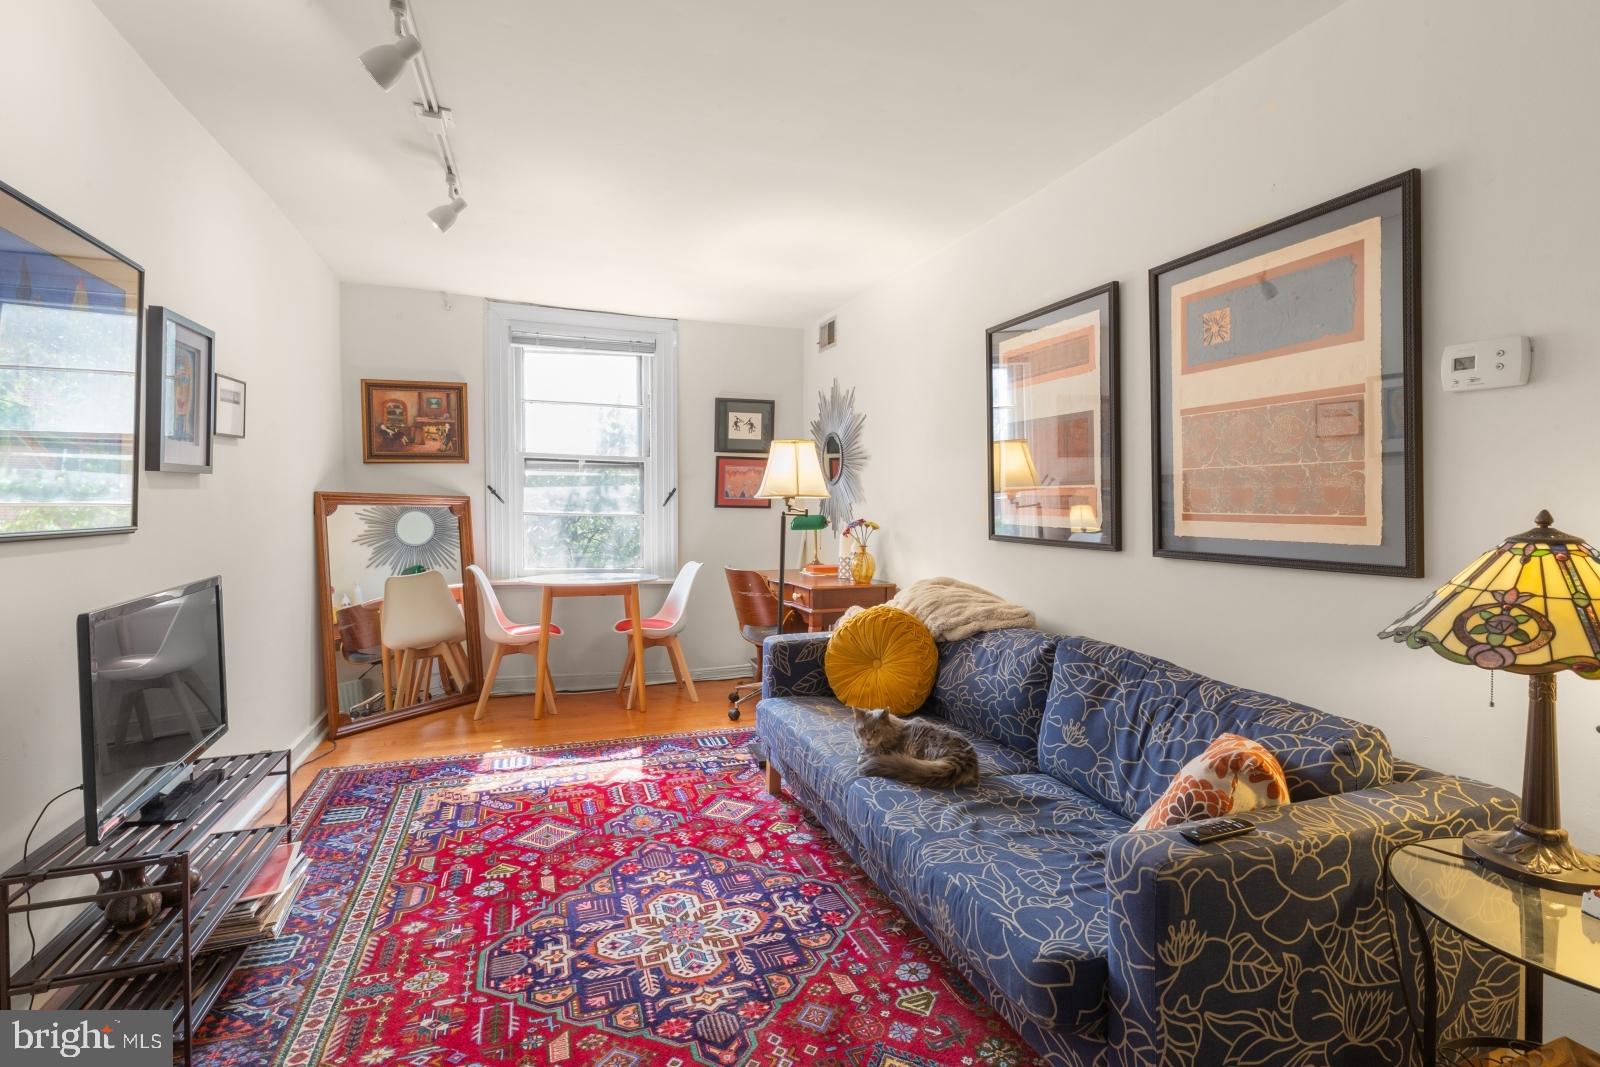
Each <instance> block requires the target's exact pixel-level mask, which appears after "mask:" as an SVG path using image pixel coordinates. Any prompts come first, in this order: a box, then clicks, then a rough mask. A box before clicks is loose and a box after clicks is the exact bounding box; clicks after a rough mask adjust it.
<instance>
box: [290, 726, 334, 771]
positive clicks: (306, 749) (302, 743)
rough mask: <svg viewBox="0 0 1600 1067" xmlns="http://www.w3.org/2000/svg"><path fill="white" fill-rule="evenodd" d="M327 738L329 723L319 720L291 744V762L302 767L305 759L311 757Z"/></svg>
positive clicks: (302, 731)
mask: <svg viewBox="0 0 1600 1067" xmlns="http://www.w3.org/2000/svg"><path fill="white" fill-rule="evenodd" d="M327 736H328V723H327V720H326V719H319V720H318V721H316V722H314V723H312V724H311V725H310V726H307V727H306V728H305V729H304V730H301V731H300V735H299V736H298V737H296V738H295V739H294V740H293V741H291V742H289V762H290V763H291V764H292V765H294V766H296V767H298V766H300V764H301V763H302V762H303V761H304V760H305V758H306V757H307V756H309V755H311V753H312V752H314V751H315V750H316V747H317V746H318V745H320V744H322V742H323V740H324V739H325V738H326V737H327Z"/></svg>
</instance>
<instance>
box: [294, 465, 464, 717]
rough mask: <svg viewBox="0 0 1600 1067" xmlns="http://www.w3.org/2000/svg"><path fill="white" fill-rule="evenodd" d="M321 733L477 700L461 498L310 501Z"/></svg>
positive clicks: (325, 496) (322, 496)
mask: <svg viewBox="0 0 1600 1067" xmlns="http://www.w3.org/2000/svg"><path fill="white" fill-rule="evenodd" d="M314 503H315V507H314V511H315V514H316V537H317V576H318V590H317V598H318V602H319V604H318V617H319V621H320V625H321V629H322V674H323V680H324V686H325V689H326V697H327V706H328V736H329V737H338V736H340V735H341V734H349V733H354V732H356V731H358V730H366V729H370V728H372V727H374V726H381V725H383V724H385V723H390V722H396V721H398V720H400V719H409V718H411V717H413V716H415V715H422V714H426V713H428V712H432V711H439V710H441V709H443V708H453V707H457V706H459V705H461V704H467V703H471V702H473V701H476V700H477V699H478V692H479V686H480V685H481V681H482V670H481V668H480V664H481V663H482V660H481V659H480V653H479V647H480V646H479V640H480V638H479V634H480V632H481V631H480V630H479V623H478V603H477V595H476V591H475V590H472V589H470V588H469V587H468V586H467V584H466V583H467V582H469V581H471V578H470V576H469V575H468V574H467V567H468V565H469V564H471V563H472V511H471V504H470V503H469V501H468V499H467V498H466V497H464V496H401V495H395V494H389V493H317V494H315V501H314Z"/></svg>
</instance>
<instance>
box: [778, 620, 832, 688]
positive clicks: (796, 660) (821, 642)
mask: <svg viewBox="0 0 1600 1067" xmlns="http://www.w3.org/2000/svg"><path fill="white" fill-rule="evenodd" d="M827 652H828V635H827V634H810V633H806V634H779V635H777V636H774V637H769V638H767V639H766V641H764V642H763V643H762V645H761V695H762V696H763V697H825V696H832V695H833V687H832V686H830V685H828V674H827V671H825V670H824V669H823V662H822V661H823V657H824V656H825V655H826V654H827Z"/></svg>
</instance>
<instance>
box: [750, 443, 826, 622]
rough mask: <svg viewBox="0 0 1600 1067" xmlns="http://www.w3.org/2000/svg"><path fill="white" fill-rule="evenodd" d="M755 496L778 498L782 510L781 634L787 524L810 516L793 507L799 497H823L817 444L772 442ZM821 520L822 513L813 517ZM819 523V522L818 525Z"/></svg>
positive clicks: (779, 583) (779, 527)
mask: <svg viewBox="0 0 1600 1067" xmlns="http://www.w3.org/2000/svg"><path fill="white" fill-rule="evenodd" d="M756 496H758V497H762V498H764V499H767V500H782V501H783V511H782V513H781V514H780V515H779V516H778V633H780V634H781V633H783V618H784V610H783V609H784V600H785V597H784V563H785V560H784V557H785V556H786V555H787V553H788V547H789V546H788V535H789V524H790V523H791V522H792V521H794V520H796V519H798V518H801V517H806V518H811V517H812V516H811V513H810V512H809V511H807V510H806V509H805V508H797V507H795V506H794V502H795V501H796V500H799V499H807V500H825V499H827V497H828V483H827V480H826V479H825V478H823V476H822V462H821V461H820V460H819V459H818V458H817V443H816V442H815V441H813V440H811V439H810V438H809V437H807V438H799V439H791V440H781V441H773V442H772V447H771V449H770V450H769V451H768V452H767V471H766V473H765V474H764V475H762V477H761V488H760V489H757V490H756ZM816 518H818V519H821V518H822V516H820V515H819V516H816ZM819 525H820V524H819Z"/></svg>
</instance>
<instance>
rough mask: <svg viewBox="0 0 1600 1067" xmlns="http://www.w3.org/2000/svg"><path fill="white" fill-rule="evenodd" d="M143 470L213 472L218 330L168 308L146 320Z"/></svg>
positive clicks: (154, 309)
mask: <svg viewBox="0 0 1600 1067" xmlns="http://www.w3.org/2000/svg"><path fill="white" fill-rule="evenodd" d="M145 330H146V333H147V336H146V338H145V384H144V394H145V401H144V403H145V407H144V418H145V426H146V427H148V428H149V434H148V436H147V437H146V439H145V452H144V469H145V470H147V471H163V472H166V473H169V474H210V473H211V386H212V381H211V367H212V361H213V350H214V348H215V345H216V334H214V333H212V332H211V331H210V330H208V329H206V328H205V327H204V326H202V325H200V324H199V323H198V322H195V321H193V320H192V319H186V318H184V317H183V316H182V315H179V314H178V313H177V312H175V311H173V310H172V309H171V308H164V307H158V306H154V305H152V306H151V308H150V314H149V315H148V316H146V318H145Z"/></svg>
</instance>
